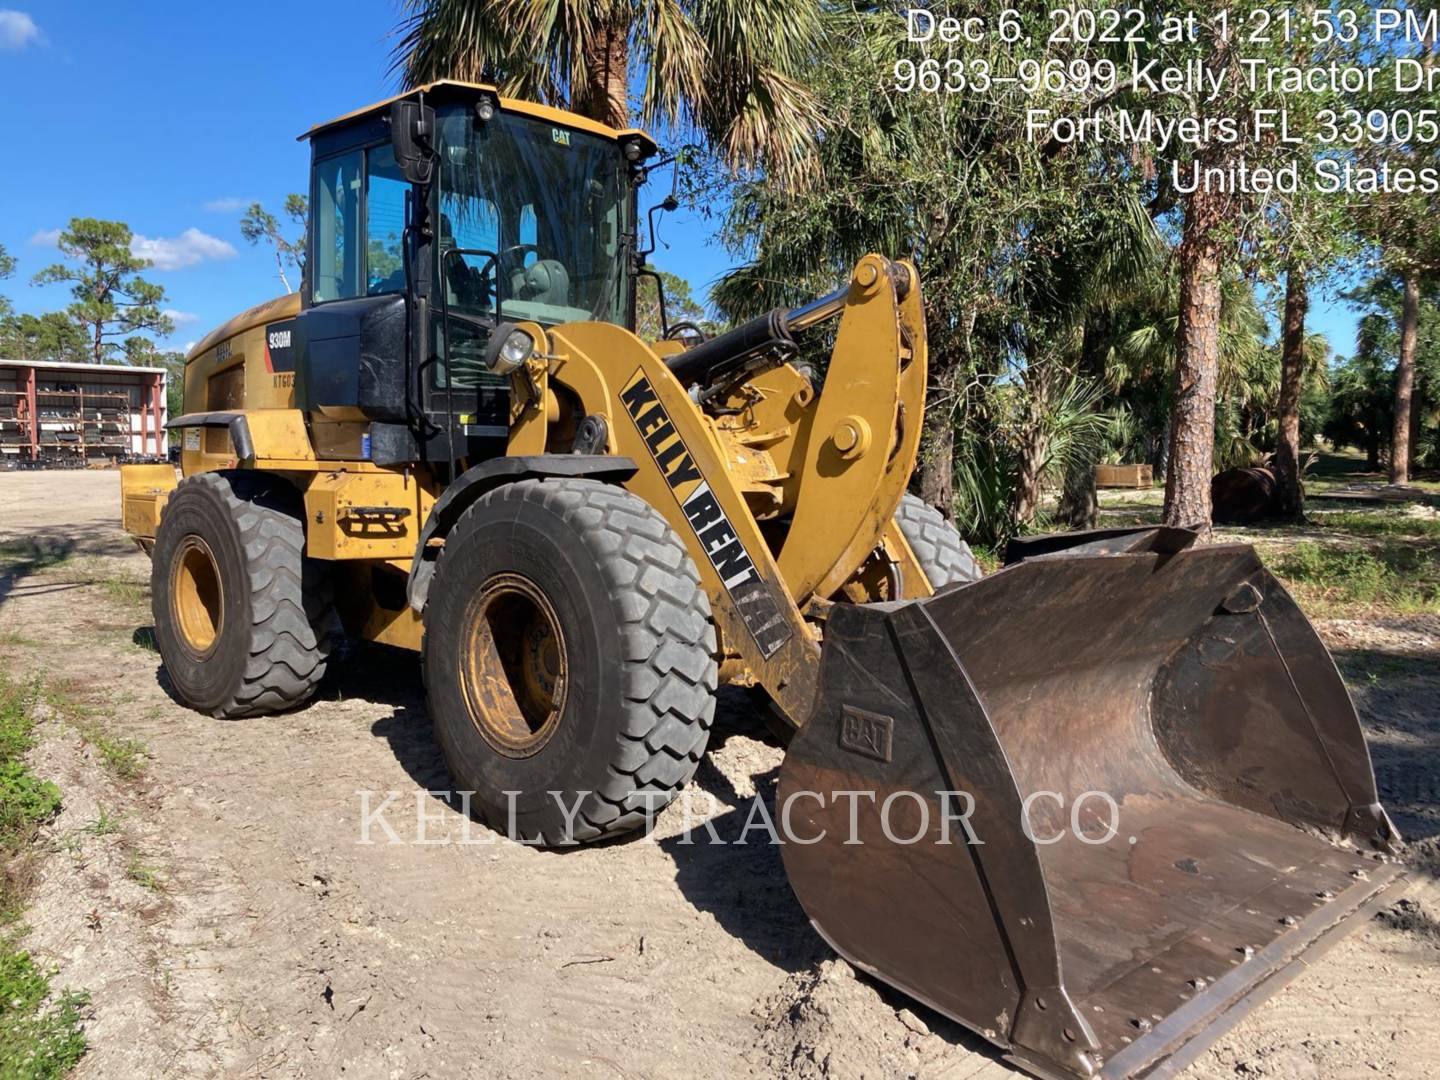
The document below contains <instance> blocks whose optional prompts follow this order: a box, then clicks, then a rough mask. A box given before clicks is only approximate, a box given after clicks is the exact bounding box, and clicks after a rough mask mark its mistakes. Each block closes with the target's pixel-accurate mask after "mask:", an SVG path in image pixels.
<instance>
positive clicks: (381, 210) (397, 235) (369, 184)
mask: <svg viewBox="0 0 1440 1080" xmlns="http://www.w3.org/2000/svg"><path fill="white" fill-rule="evenodd" d="M365 165H366V177H365V282H366V284H365V291H366V292H367V293H368V294H369V295H371V296H375V295H377V294H379V293H389V292H401V291H403V290H404V288H405V259H404V245H403V243H402V240H403V238H404V235H405V194H406V192H408V191H409V190H410V185H409V184H407V183H406V182H405V177H404V176H402V175H401V173H400V168H399V166H397V165H396V164H395V151H394V149H393V148H392V147H389V146H376V147H372V148H371V149H370V151H369V152H368V154H367V155H366V162H365Z"/></svg>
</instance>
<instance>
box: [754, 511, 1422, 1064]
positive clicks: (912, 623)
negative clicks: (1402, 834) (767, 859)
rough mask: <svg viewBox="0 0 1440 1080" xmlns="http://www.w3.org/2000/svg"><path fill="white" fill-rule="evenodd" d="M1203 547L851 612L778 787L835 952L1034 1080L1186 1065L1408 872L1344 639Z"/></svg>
mask: <svg viewBox="0 0 1440 1080" xmlns="http://www.w3.org/2000/svg"><path fill="white" fill-rule="evenodd" d="M1193 540H1194V534H1193V533H1191V532H1188V531H1186V530H1176V529H1144V530H1116V531H1112V532H1108V533H1091V534H1079V535H1078V536H1067V537H1050V538H1040V539H1039V540H1035V541H1029V542H1026V543H1025V544H1022V545H1019V546H1018V548H1016V550H1014V551H1013V552H1012V556H1013V561H1012V562H1011V564H1010V565H1007V566H1006V568H1005V569H1003V570H1001V571H999V572H998V573H996V574H993V575H991V576H990V577H987V578H984V579H983V580H980V581H977V582H974V583H970V584H962V585H956V586H952V587H951V588H948V589H945V590H942V591H941V592H939V593H937V594H936V595H935V596H933V597H931V598H929V599H925V600H916V601H910V602H901V603H893V604H877V605H868V606H844V605H841V606H837V607H836V608H834V609H833V610H832V612H831V614H830V617H829V620H828V622H827V623H826V630H825V645H824V652H823V660H822V662H821V673H820V684H821V685H820V693H819V698H818V700H817V707H816V711H815V714H814V716H813V717H812V719H811V720H810V722H809V723H807V724H806V725H805V726H804V727H803V728H802V729H801V730H800V731H799V733H798V734H797V735H796V736H795V738H794V740H793V742H792V744H791V746H790V748H789V752H788V754H787V756H786V759H785V762H784V764H783V766H782V768H781V771H780V784H779V806H778V810H779V812H780V813H781V814H782V815H783V817H782V819H781V823H782V825H783V828H784V833H785V844H784V848H783V853H784V861H785V866H786V870H787V872H788V874H789V876H790V881H791V883H792V885H793V886H794V889H795V892H796V895H797V896H798V897H799V899H800V902H801V904H802V905H803V907H804V908H805V910H806V912H807V914H808V915H809V916H810V918H811V921H812V922H813V923H814V925H815V927H816V929H817V930H818V931H819V932H820V934H821V935H822V936H824V937H825V938H826V940H828V941H829V942H830V943H831V944H832V945H833V946H834V948H835V949H836V951H838V952H839V953H840V954H841V955H842V956H844V957H845V958H846V959H848V960H849V961H851V963H853V964H854V965H855V966H856V967H858V968H860V969H861V970H863V971H866V972H868V973H870V974H872V975H874V976H875V977H877V978H879V979H882V980H884V981H885V982H888V983H891V984H893V985H894V986H896V987H898V988H899V989H901V990H903V991H904V992H906V993H907V994H910V995H911V996H913V997H915V998H917V999H919V1000H920V1001H923V1002H925V1003H926V1004H928V1005H930V1006H931V1007H933V1008H935V1009H937V1010H939V1011H940V1012H942V1013H944V1014H946V1015H947V1016H950V1017H952V1018H953V1019H955V1020H957V1021H959V1022H960V1023H962V1024H964V1025H966V1026H967V1027H969V1028H972V1029H973V1030H975V1031H976V1032H979V1033H980V1034H982V1035H983V1036H984V1037H985V1038H987V1039H989V1040H990V1041H991V1042H993V1043H995V1044H997V1045H998V1046H1000V1047H1001V1048H1003V1049H1004V1050H1005V1051H1006V1056H1007V1057H1009V1058H1010V1059H1011V1060H1013V1061H1015V1062H1016V1063H1017V1064H1019V1065H1021V1066H1023V1067H1025V1068H1027V1069H1029V1070H1030V1071H1032V1072H1034V1073H1036V1074H1039V1075H1042V1076H1052V1077H1073V1076H1082V1077H1088V1076H1105V1077H1115V1078H1118V1077H1128V1076H1135V1075H1154V1076H1160V1075H1169V1074H1170V1073H1171V1072H1175V1071H1179V1070H1180V1069H1182V1068H1184V1066H1185V1065H1186V1064H1188V1063H1189V1062H1190V1061H1191V1060H1193V1059H1194V1057H1195V1056H1196V1055H1198V1053H1199V1052H1200V1051H1201V1050H1203V1049H1204V1048H1205V1047H1206V1046H1208V1045H1209V1044H1210V1043H1211V1042H1212V1041H1213V1040H1214V1039H1215V1038H1216V1037H1218V1035H1219V1034H1220V1033H1221V1032H1223V1031H1224V1030H1226V1029H1227V1028H1228V1027H1230V1026H1231V1025H1232V1024H1233V1023H1234V1022H1235V1021H1236V1020H1237V1019H1238V1018H1239V1017H1240V1016H1243V1015H1244V1014H1245V1013H1246V1012H1248V1011H1249V1010H1250V1009H1251V1008H1253V1007H1254V1006H1255V1004H1257V1003H1258V1002H1259V1001H1260V1000H1261V999H1263V997H1265V996H1268V995H1269V994H1271V993H1274V992H1275V990H1277V989H1278V988H1279V987H1280V986H1282V985H1283V984H1284V982H1286V981H1288V978H1289V977H1293V975H1294V974H1295V973H1296V972H1297V971H1298V970H1299V969H1300V967H1301V966H1302V965H1301V964H1300V963H1299V958H1300V957H1301V955H1302V954H1306V955H1307V956H1311V955H1314V953H1315V951H1316V950H1317V949H1318V948H1320V947H1321V946H1323V945H1325V944H1329V943H1330V942H1332V941H1334V940H1336V939H1338V937H1339V936H1340V934H1341V933H1342V932H1343V931H1344V930H1346V929H1349V928H1351V927H1353V926H1355V925H1357V924H1358V923H1359V922H1360V919H1359V916H1361V915H1363V914H1366V913H1368V912H1372V911H1373V910H1375V909H1376V908H1377V907H1378V906H1379V905H1380V903H1382V902H1383V901H1384V900H1385V899H1386V897H1387V894H1388V893H1389V892H1390V891H1391V890H1392V889H1394V888H1395V887H1397V886H1398V885H1399V883H1400V877H1399V870H1398V868H1397V867H1396V866H1395V865H1393V864H1392V863H1391V862H1390V861H1389V860H1387V859H1386V858H1385V855H1384V854H1383V853H1384V852H1391V851H1393V850H1394V847H1395V845H1396V844H1397V843H1398V837H1396V835H1395V833H1394V830H1393V828H1392V827H1391V825H1390V823H1389V820H1388V819H1387V817H1386V816H1385V812H1384V811H1383V810H1382V809H1381V807H1380V805H1379V803H1378V800H1377V796H1376V791H1375V779H1374V774H1373V772H1372V770H1371V766H1370V758H1369V753H1368V751H1367V749H1366V746H1365V741H1364V738H1363V736H1362V734H1361V731H1360V725H1359V721H1358V719H1357V717H1356V715H1355V711H1354V707H1353V706H1352V704H1351V702H1350V698H1349V695H1348V694H1347V692H1346V690H1345V687H1344V684H1343V683H1342V682H1341V680H1340V676H1339V674H1338V672H1337V671H1336V669H1335V665H1334V663H1333V661H1332V660H1331V658H1330V656H1329V654H1328V653H1327V651H1326V650H1325V647H1324V645H1323V644H1321V642H1320V639H1319V637H1318V636H1317V635H1316V633H1315V631H1314V629H1313V628H1312V627H1311V626H1310V624H1309V623H1308V622H1307V621H1306V619H1305V617H1304V615H1302V614H1301V612H1300V610H1299V608H1298V607H1296V605H1295V603H1294V601H1293V600H1291V599H1290V597H1289V596H1288V595H1287V594H1286V592H1285V590H1284V588H1283V587H1282V586H1281V585H1280V583H1279V582H1278V581H1276V579H1275V578H1274V577H1272V576H1271V575H1270V574H1269V573H1267V572H1266V570H1265V569H1264V567H1263V566H1262V565H1261V564H1260V561H1259V559H1258V557H1257V556H1256V554H1255V552H1254V551H1253V550H1252V549H1251V548H1249V547H1248V546H1244V545H1216V546H1206V547H1194V546H1191V545H1192V543H1193ZM967 827H968V831H967Z"/></svg>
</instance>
